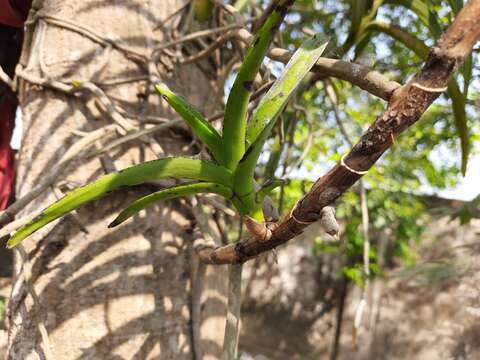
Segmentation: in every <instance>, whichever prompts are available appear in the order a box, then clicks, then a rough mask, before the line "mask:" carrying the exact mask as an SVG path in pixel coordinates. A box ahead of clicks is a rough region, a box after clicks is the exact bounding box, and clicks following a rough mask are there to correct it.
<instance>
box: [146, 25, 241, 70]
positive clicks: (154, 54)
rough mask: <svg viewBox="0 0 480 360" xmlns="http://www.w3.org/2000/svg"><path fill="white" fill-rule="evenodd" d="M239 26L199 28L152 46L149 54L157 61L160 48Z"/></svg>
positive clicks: (238, 26) (238, 27) (239, 26)
mask: <svg viewBox="0 0 480 360" xmlns="http://www.w3.org/2000/svg"><path fill="white" fill-rule="evenodd" d="M241 27H242V25H239V24H232V25H226V26H222V27H218V28H214V29H207V30H200V31H197V32H194V33H191V34H188V35H185V36H183V37H181V38H178V39H175V40H171V41H168V42H166V43H164V44H161V45H159V46H156V47H155V48H153V50H152V55H151V56H152V59H153V61H157V60H158V56H159V53H160V52H161V51H162V50H164V49H167V48H169V47H172V46H176V45H179V44H182V43H185V42H188V41H193V40H197V39H201V38H204V37H208V36H212V35H217V34H222V33H225V32H228V31H230V30H233V29H240V28H241Z"/></svg>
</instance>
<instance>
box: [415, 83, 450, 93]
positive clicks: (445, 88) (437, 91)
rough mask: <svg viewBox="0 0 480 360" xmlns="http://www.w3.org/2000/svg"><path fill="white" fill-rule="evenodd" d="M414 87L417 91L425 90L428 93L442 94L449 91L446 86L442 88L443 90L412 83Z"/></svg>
mask: <svg viewBox="0 0 480 360" xmlns="http://www.w3.org/2000/svg"><path fill="white" fill-rule="evenodd" d="M412 86H413V87H416V88H417V89H420V90H423V91H426V92H431V93H442V92H444V91H447V89H448V87H447V86H445V87H441V88H431V87H428V86H423V85H420V84H419V83H416V82H414V83H412Z"/></svg>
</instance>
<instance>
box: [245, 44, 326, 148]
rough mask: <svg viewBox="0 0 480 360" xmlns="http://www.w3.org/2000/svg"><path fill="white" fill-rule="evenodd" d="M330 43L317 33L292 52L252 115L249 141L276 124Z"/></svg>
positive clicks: (253, 140)
mask: <svg viewBox="0 0 480 360" xmlns="http://www.w3.org/2000/svg"><path fill="white" fill-rule="evenodd" d="M327 44H328V41H327V40H326V39H324V38H321V37H320V36H318V35H317V36H314V37H312V38H310V39H308V40H307V41H305V42H304V43H303V44H302V46H301V47H300V48H299V49H298V50H297V51H296V52H295V54H293V56H292V58H291V59H290V61H289V62H288V64H287V66H286V67H285V70H284V71H283V74H282V75H281V77H280V78H278V79H277V80H276V81H275V83H274V84H273V85H272V87H271V88H270V90H269V91H268V92H267V93H266V94H265V96H264V97H263V98H262V100H261V101H260V103H259V104H258V106H257V108H256V110H255V112H254V114H253V117H252V121H251V122H250V126H249V127H248V132H247V139H248V141H249V143H250V144H253V143H254V142H255V140H256V139H257V137H258V136H259V134H260V133H261V132H262V131H263V130H264V129H265V127H267V126H270V127H273V125H274V124H275V121H276V119H277V118H278V115H279V114H280V113H281V112H282V111H283V109H284V107H285V105H286V104H287V102H288V100H290V97H291V96H292V94H293V93H294V91H295V90H296V89H297V87H298V85H299V84H300V82H301V81H302V80H303V79H304V78H305V76H307V74H308V73H309V72H310V70H311V68H312V67H313V66H314V65H315V63H316V62H317V60H318V59H319V58H320V56H321V55H322V53H323V52H324V51H325V48H326V47H327Z"/></svg>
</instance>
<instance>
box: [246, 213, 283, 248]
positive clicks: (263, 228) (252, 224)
mask: <svg viewBox="0 0 480 360" xmlns="http://www.w3.org/2000/svg"><path fill="white" fill-rule="evenodd" d="M243 221H244V223H245V227H246V228H247V230H248V232H249V234H250V235H251V236H253V237H255V238H256V239H258V240H259V241H261V242H265V241H268V240H270V238H271V237H272V230H273V228H274V227H275V223H260V222H258V221H257V220H255V219H253V218H252V217H250V216H245V217H244V219H243Z"/></svg>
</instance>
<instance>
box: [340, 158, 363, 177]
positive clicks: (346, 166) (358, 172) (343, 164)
mask: <svg viewBox="0 0 480 360" xmlns="http://www.w3.org/2000/svg"><path fill="white" fill-rule="evenodd" d="M347 155H348V154H344V155H343V156H342V158H341V159H340V165H341V166H343V167H344V168H345V169H347V170H348V171H350V172H351V173H354V174H357V175H365V174H366V173H368V170H363V171H359V170H355V169H352V168H351V167H350V166H348V165H347V164H346V163H345V157H346V156H347Z"/></svg>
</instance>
